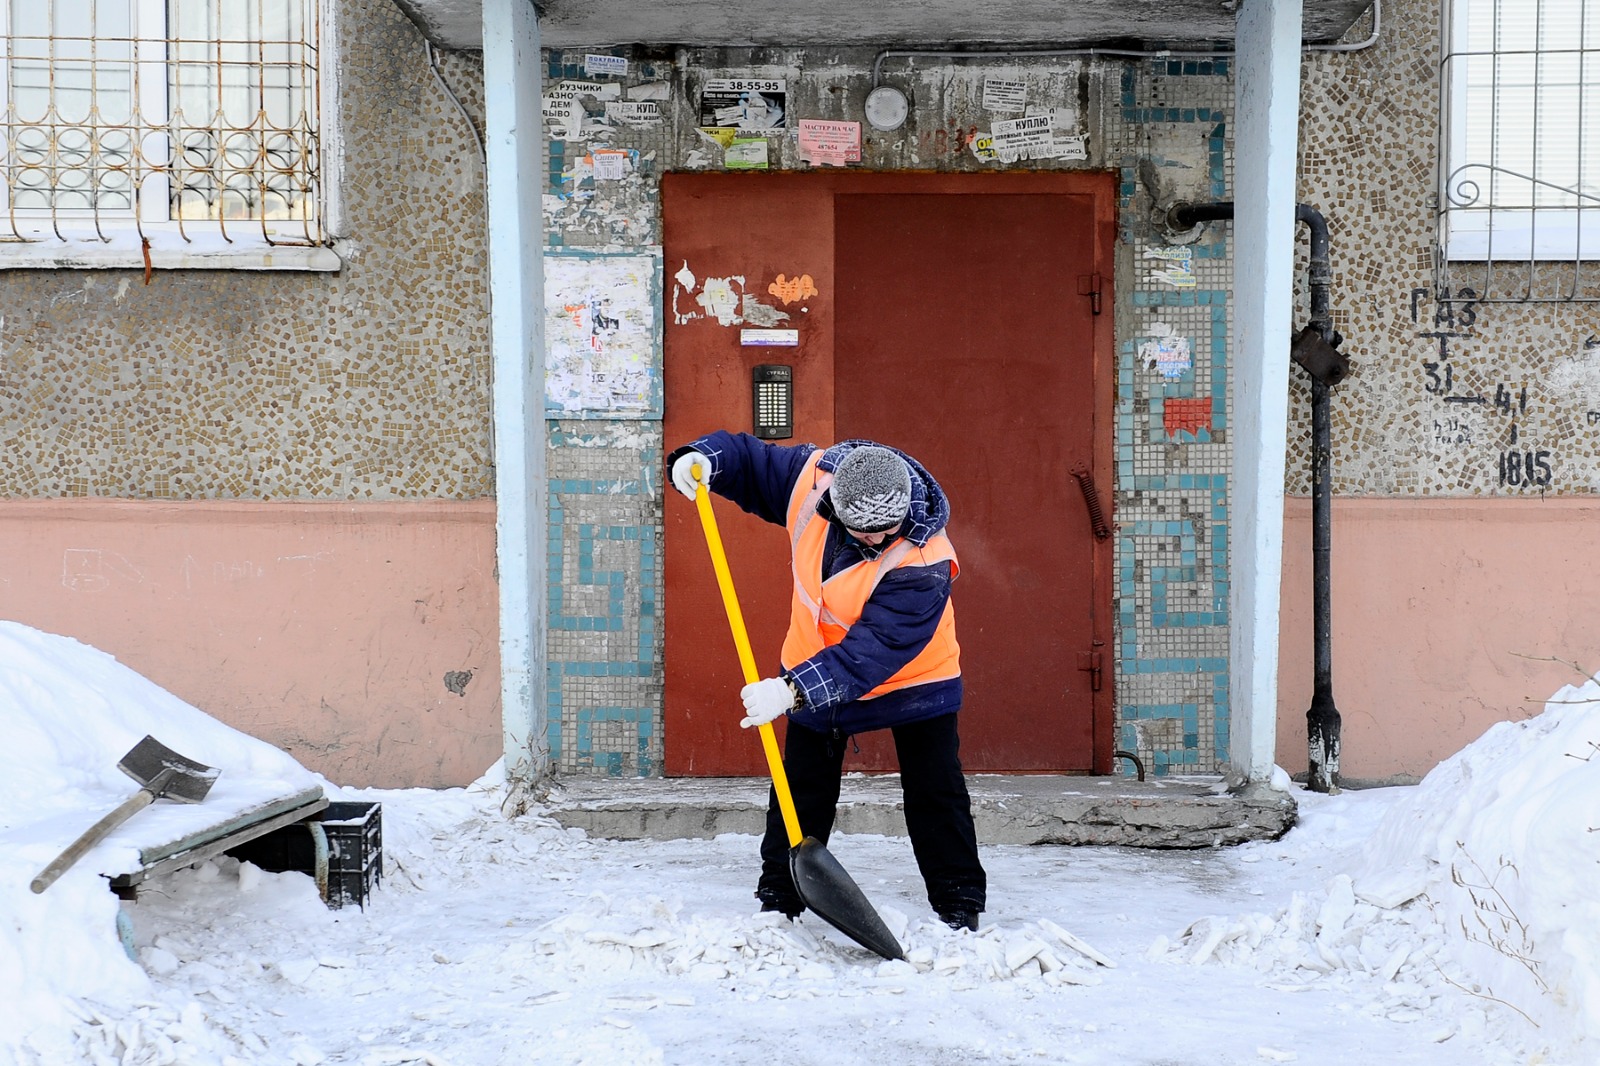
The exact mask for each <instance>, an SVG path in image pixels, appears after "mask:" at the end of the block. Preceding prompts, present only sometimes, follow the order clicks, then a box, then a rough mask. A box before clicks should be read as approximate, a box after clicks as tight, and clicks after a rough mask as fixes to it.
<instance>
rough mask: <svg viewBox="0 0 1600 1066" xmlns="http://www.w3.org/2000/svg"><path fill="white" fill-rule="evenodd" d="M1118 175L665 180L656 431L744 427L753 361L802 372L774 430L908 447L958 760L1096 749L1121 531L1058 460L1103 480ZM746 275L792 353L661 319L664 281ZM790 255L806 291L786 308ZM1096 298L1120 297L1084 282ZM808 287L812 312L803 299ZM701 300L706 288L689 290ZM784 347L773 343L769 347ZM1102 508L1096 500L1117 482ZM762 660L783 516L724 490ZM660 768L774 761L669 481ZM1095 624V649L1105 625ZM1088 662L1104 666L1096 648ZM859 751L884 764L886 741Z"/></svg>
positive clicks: (889, 753) (757, 767)
mask: <svg viewBox="0 0 1600 1066" xmlns="http://www.w3.org/2000/svg"><path fill="white" fill-rule="evenodd" d="M1113 194H1114V186H1113V184H1112V180H1111V178H1110V177H1109V176H1106V175H1092V174H1081V173H1078V174H1059V173H1057V174H1007V175H929V174H915V175H913V174H866V173H841V174H832V173H829V174H790V175H761V176H755V175H671V176H669V177H668V178H667V179H666V181H665V182H664V185H663V198H664V203H665V211H664V216H665V237H664V242H665V246H666V247H665V255H666V263H667V274H668V275H669V279H668V295H667V309H666V310H667V323H668V324H667V327H666V359H665V387H666V439H667V443H668V445H669V447H670V446H675V445H676V444H678V443H681V442H682V441H684V440H687V439H691V438H692V437H694V436H696V435H698V434H699V433H701V432H703V431H705V430H706V429H710V428H716V427H724V428H732V429H749V428H750V417H751V415H750V400H749V391H750V389H749V369H750V367H751V366H753V365H755V364H756V363H760V362H792V363H793V364H794V366H795V398H796V428H795V438H794V439H793V440H792V441H790V442H788V443H798V442H802V441H809V442H812V443H817V444H828V443H831V442H833V441H834V440H838V439H843V438H846V437H852V436H861V437H870V438H873V439H876V440H881V441H885V442H888V443H891V444H895V445H897V446H899V447H902V448H904V449H905V450H906V451H908V452H910V453H912V454H913V455H916V456H917V457H918V458H919V459H921V460H923V462H924V463H926V465H927V466H928V467H929V469H930V470H932V471H933V473H934V475H935V476H936V477H937V478H939V480H940V481H941V483H942V484H943V485H944V486H945V488H946V490H947V491H948V492H949V493H950V496H951V499H952V505H953V517H952V521H951V527H950V533H951V538H952V540H953V542H954V543H955V546H956V550H957V552H958V554H959V555H960V558H961V563H962V568H963V574H962V578H961V579H960V580H959V581H958V582H957V583H956V586H955V602H956V616H957V632H958V635H959V637H960V640H961V644H962V667H963V673H964V676H965V679H966V685H967V696H966V705H965V708H964V709H963V711H962V755H963V762H964V764H965V766H966V768H967V769H968V770H969V771H1036V772H1037V771H1058V772H1059V771H1093V772H1100V773H1104V772H1109V770H1110V766H1111V749H1112V736H1111V707H1112V702H1111V690H1110V678H1111V676H1112V673H1113V672H1112V670H1111V669H1110V662H1109V653H1110V644H1111V595H1110V593H1111V584H1110V566H1111V557H1110V544H1109V541H1097V540H1096V539H1095V538H1094V536H1093V533H1092V530H1091V527H1090V523H1089V520H1088V512H1087V508H1086V507H1085V505H1084V500H1083V497H1082V494H1081V491H1080V489H1079V487H1078V483H1077V481H1076V480H1075V479H1074V478H1073V476H1072V472H1073V470H1074V469H1075V468H1077V467H1080V466H1081V467H1083V468H1085V469H1087V470H1088V471H1089V472H1090V473H1091V474H1092V476H1093V477H1094V479H1095V481H1096V482H1097V483H1098V484H1099V485H1100V486H1102V488H1109V485H1110V480H1111V477H1110V474H1111V433H1110V413H1111V369H1112V360H1111V354H1112V342H1111V330H1110V322H1109V319H1110V317H1111V316H1110V315H1109V313H1108V314H1105V315H1101V316H1096V315H1095V314H1094V306H1095V304H1096V303H1097V301H1096V299H1095V298H1094V297H1092V296H1090V295H1088V294H1087V292H1088V291H1092V290H1093V289H1094V288H1095V287H1096V284H1095V282H1094V280H1093V279H1095V278H1097V277H1103V278H1109V277H1110V276H1111V273H1112V268H1111V254H1112V247H1113V237H1114V231H1113V227H1114V215H1113V204H1114V201H1113ZM685 264H687V265H688V266H689V268H690V272H692V273H694V274H695V275H696V281H701V280H703V279H704V278H705V277H707V276H712V277H723V278H726V277H730V276H739V277H742V279H743V281H742V284H741V288H742V289H743V291H744V292H747V293H751V294H754V295H756V296H757V297H758V299H761V300H762V302H763V303H767V304H769V305H771V306H773V307H775V308H779V309H783V310H786V311H787V312H789V313H790V315H791V317H790V320H789V321H786V322H783V323H782V325H784V326H787V327H791V328H798V329H799V330H800V345H799V347H798V348H786V349H751V348H741V347H740V344H739V326H738V325H723V324H721V323H719V322H717V321H715V320H714V319H712V318H710V317H709V316H708V317H702V318H697V319H688V320H685V319H684V318H683V317H681V316H682V313H683V312H684V310H685V307H684V303H683V301H684V293H682V292H680V293H678V295H677V300H678V307H677V312H678V317H675V316H674V306H673V300H674V294H673V291H672V290H673V286H672V282H671V275H672V274H673V273H674V272H675V271H676V270H678V269H679V268H680V267H681V266H683V265H685ZM779 274H783V275H785V277H786V278H789V279H792V278H794V277H795V276H796V275H797V274H809V275H810V276H811V277H812V279H813V281H814V285H815V288H816V290H817V295H816V296H815V297H813V298H810V299H808V300H806V301H805V302H804V303H803V305H799V304H790V305H787V306H785V305H783V304H781V303H779V302H778V300H777V299H776V297H775V295H767V293H768V290H769V287H770V285H771V284H772V283H773V282H774V281H776V279H777V276H778V275H779ZM1098 302H1100V303H1101V304H1102V306H1105V307H1106V308H1108V309H1109V307H1110V301H1109V293H1103V294H1102V295H1101V296H1100V297H1099V301H1098ZM800 306H804V311H801V310H800ZM694 309H695V310H699V308H698V306H696V307H695V308H694ZM780 353H781V354H780ZM1107 502H1109V500H1107ZM718 514H719V520H720V521H721V523H722V533H723V536H724V538H725V540H726V541H727V543H728V548H729V553H730V561H731V565H732V567H733V571H734V577H735V581H736V583H737V584H738V586H739V589H740V596H741V601H742V602H743V605H744V610H745V612H746V618H747V620H748V621H749V623H750V629H751V636H752V641H753V643H754V645H755V649H756V657H757V661H758V662H759V663H760V664H761V668H762V672H763V673H764V674H765V673H769V672H770V671H771V670H773V669H774V668H775V666H776V656H777V649H778V647H779V645H780V644H781V642H782V628H783V624H784V620H785V617H786V609H787V600H788V577H787V573H786V570H785V563H786V562H787V555H786V544H785V540H784V537H783V534H782V532H781V531H780V530H779V529H778V528H777V527H775V526H769V525H767V524H765V523H761V522H759V521H756V520H754V519H752V518H750V517H749V516H747V515H744V514H743V513H742V512H739V511H738V510H737V509H735V508H732V507H719V510H718ZM666 524H667V533H666V536H667V543H666V605H665V606H666V626H667V628H666V722H665V730H666V732H665V736H664V742H665V750H666V756H667V772H668V773H669V774H692V775H719V774H744V773H749V774H756V775H760V774H762V773H764V772H765V766H764V762H763V760H762V758H761V754H760V750H759V745H758V744H757V743H756V742H755V738H753V737H751V736H750V735H749V734H748V733H747V732H745V731H742V730H739V729H738V728H737V725H736V720H737V718H738V716H739V715H738V688H739V685H740V683H741V679H740V677H739V671H738V664H737V661H736V659H735V658H734V656H733V651H732V645H731V641H730V639H729V638H728V636H727V625H726V622H725V620H724V619H723V617H722V614H721V605H720V602H719V600H718V598H717V592H716V588H715V583H714V579H713V577H712V574H711V570H710V564H709V560H708V558H707V556H706V550H705V546H704V541H703V538H702V537H701V536H700V533H699V529H698V524H697V522H696V520H695V516H694V514H693V508H692V507H689V506H688V505H687V504H686V503H685V502H684V501H683V500H681V499H678V498H675V497H669V499H668V500H667V515H666ZM1097 642H1099V643H1098V644H1097ZM1097 656H1099V657H1100V658H1099V659H1098V661H1099V663H1100V665H1101V667H1102V669H1100V670H1098V671H1095V670H1090V669H1081V667H1086V666H1093V665H1094V664H1095V662H1096V661H1097V659H1096V657H1097ZM860 745H861V754H860V755H855V754H852V755H851V757H850V759H849V761H848V764H847V765H848V766H849V767H850V768H851V769H865V770H879V769H893V768H894V759H893V747H892V743H891V742H890V740H889V738H888V737H887V735H882V736H869V737H863V738H860Z"/></svg>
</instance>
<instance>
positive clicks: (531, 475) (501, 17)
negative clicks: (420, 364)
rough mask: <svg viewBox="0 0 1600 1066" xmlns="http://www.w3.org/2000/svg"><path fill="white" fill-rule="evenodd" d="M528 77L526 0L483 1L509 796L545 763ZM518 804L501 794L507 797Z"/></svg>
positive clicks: (533, 67)
mask: <svg viewBox="0 0 1600 1066" xmlns="http://www.w3.org/2000/svg"><path fill="white" fill-rule="evenodd" d="M539 80H540V58H539V19H538V15H537V14H536V13H535V11H534V7H533V4H532V3H531V2H530V0H483V85H484V95H485V104H486V107H485V112H486V118H485V126H486V129H485V138H484V139H485V142H486V144H485V147H486V149H487V153H488V161H489V164H488V170H489V181H488V185H489V295H490V299H491V301H492V306H493V311H492V322H491V328H490V341H491V344H492V345H493V348H494V460H495V499H496V504H497V509H496V515H495V548H496V562H497V565H498V567H499V573H500V701H501V720H502V722H503V723H504V731H505V757H506V774H507V776H508V777H509V778H510V779H511V781H512V782H513V783H514V784H515V785H516V786H517V787H516V788H514V789H513V796H515V797H521V796H523V795H525V794H526V790H527V788H528V787H529V786H531V785H533V784H534V783H536V782H537V781H538V780H539V779H540V778H541V777H543V776H544V775H545V774H547V773H548V772H549V769H550V744H549V740H548V738H547V736H546V732H547V725H548V723H547V708H546V702H547V700H546V693H547V685H546V680H545V663H546V651H545V632H546V629H547V627H548V625H549V610H548V597H547V595H546V591H545V581H544V580H543V577H544V569H543V567H544V559H545V542H546V539H547V535H548V524H549V519H548V514H547V505H548V486H547V481H546V474H545V419H544V230H543V220H542V218H541V215H540V207H539V205H540V194H541V192H542V190H543V188H544V182H543V173H544V172H543V169H542V167H541V165H540V162H541V158H542V153H541V137H542V131H541V129H540V107H539V99H540V83H539ZM521 802H522V801H521V799H520V798H517V799H514V800H512V801H511V803H512V806H520V805H521Z"/></svg>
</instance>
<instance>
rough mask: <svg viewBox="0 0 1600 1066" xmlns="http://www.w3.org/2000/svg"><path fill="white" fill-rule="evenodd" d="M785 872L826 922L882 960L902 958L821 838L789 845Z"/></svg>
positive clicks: (891, 934) (887, 933)
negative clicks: (787, 871) (879, 956)
mask: <svg viewBox="0 0 1600 1066" xmlns="http://www.w3.org/2000/svg"><path fill="white" fill-rule="evenodd" d="M789 873H790V874H791V875H792V876H793V877H794V887H795V888H796V890H798V891H799V893H800V898H801V899H802V900H803V901H804V902H805V905H806V906H807V907H810V908H811V909H812V910H814V911H816V912H817V914H819V915H821V916H822V918H823V920H824V921H826V922H827V923H828V924H829V925H831V926H833V927H834V928H835V929H837V930H839V932H841V933H843V934H844V935H845V936H847V937H849V938H850V939H851V940H854V941H855V942H856V943H857V944H860V945H861V946H862V947H864V948H866V949H867V950H868V951H875V952H877V953H878V954H879V955H882V956H883V957H884V958H886V959H903V958H905V957H906V954H905V952H904V951H903V950H901V948H900V941H898V940H896V939H895V938H894V934H893V933H891V932H889V927H888V926H886V925H884V924H883V919H882V918H880V917H878V912H877V911H876V910H874V909H873V906H872V904H871V903H869V902H868V901H867V897H866V895H865V893H863V892H862V891H861V889H860V888H859V887H858V886H857V885H856V883H855V881H854V880H853V879H852V878H851V877H850V875H849V874H848V873H846V872H845V868H844V867H843V866H840V865H839V860H838V859H835V858H834V857H833V853H832V852H830V851H829V850H828V849H827V846H826V845H824V844H823V843H822V841H820V840H818V839H817V838H816V837H806V838H805V839H804V840H802V841H800V843H798V844H796V845H795V846H794V847H792V848H790V849H789Z"/></svg>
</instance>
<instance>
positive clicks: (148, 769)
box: [30, 736, 221, 892]
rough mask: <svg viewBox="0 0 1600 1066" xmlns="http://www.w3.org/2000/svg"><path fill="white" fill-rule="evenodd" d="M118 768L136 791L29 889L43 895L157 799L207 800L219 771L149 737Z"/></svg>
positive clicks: (140, 742)
mask: <svg viewBox="0 0 1600 1066" xmlns="http://www.w3.org/2000/svg"><path fill="white" fill-rule="evenodd" d="M117 769H118V770H121V771H122V772H123V773H125V774H127V775H128V776H129V777H131V778H133V779H134V780H135V781H137V782H138V783H139V791H137V792H135V793H134V794H133V795H131V796H129V797H128V798H127V799H125V800H123V801H122V805H121V806H119V807H118V808H117V809H116V810H114V811H112V812H111V813H110V814H108V815H106V816H105V817H104V818H102V819H100V820H99V821H98V822H96V823H94V825H92V826H90V827H89V828H88V830H86V831H85V832H84V834H83V835H82V836H81V837H79V838H78V839H77V840H74V841H73V842H72V844H71V846H70V847H68V848H67V850H66V851H63V852H62V853H61V854H60V855H58V856H57V857H56V860H55V861H54V862H52V863H51V864H50V865H49V866H46V867H45V868H44V872H43V873H41V874H40V875H39V876H38V877H35V878H34V879H33V882H32V885H31V886H30V887H31V888H32V889H33V890H34V891H35V892H43V891H44V890H45V889H47V888H49V887H50V886H51V885H53V884H55V883H56V878H58V877H60V876H61V875H62V874H64V873H66V872H67V869H68V868H69V867H70V866H71V865H72V864H73V863H75V862H77V861H78V860H79V859H81V858H83V856H84V853H85V852H87V851H88V850H89V849H90V848H92V847H94V846H95V845H96V844H98V843H100V841H102V840H104V839H105V838H106V837H107V836H109V835H110V834H111V831H112V830H113V829H115V828H116V827H117V826H119V825H121V824H122V823H123V822H126V821H127V820H128V819H129V818H132V817H133V816H134V815H135V814H138V813H139V812H140V811H142V810H144V808H146V807H148V806H150V804H152V803H154V802H155V801H156V800H158V799H163V798H165V799H169V800H175V801H177V802H178V803H199V802H200V801H201V800H203V799H205V798H206V793H207V792H210V791H211V785H212V783H213V782H215V781H216V779H217V774H219V773H220V772H221V771H219V770H214V769H212V768H211V767H209V766H202V765H201V764H200V763H197V762H195V761H194V760H193V759H186V758H184V757H183V756H182V755H179V754H178V753H177V752H175V751H173V750H172V749H171V748H169V747H167V746H166V745H165V744H163V743H161V742H160V741H159V740H157V739H156V738H155V737H150V736H147V737H145V738H144V739H143V740H141V741H139V743H137V744H135V745H134V746H133V747H132V748H131V749H129V751H128V754H126V755H124V756H123V757H122V761H121V762H119V763H117Z"/></svg>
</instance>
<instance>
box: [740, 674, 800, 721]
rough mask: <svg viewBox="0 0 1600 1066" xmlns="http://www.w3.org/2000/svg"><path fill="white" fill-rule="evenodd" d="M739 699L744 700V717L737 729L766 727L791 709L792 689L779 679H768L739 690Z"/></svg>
mask: <svg viewBox="0 0 1600 1066" xmlns="http://www.w3.org/2000/svg"><path fill="white" fill-rule="evenodd" d="M739 698H740V699H742V700H744V710H745V715H746V717H745V719H744V720H743V721H742V722H740V723H739V728H741V729H749V728H750V727H751V726H753V725H766V724H767V723H768V722H770V721H772V720H773V719H774V718H778V717H780V716H782V715H783V714H784V712H786V711H788V710H789V708H791V707H793V706H794V689H792V688H790V687H789V682H787V681H785V680H784V679H783V678H781V677H769V678H767V679H766V680H764V681H757V682H755V683H754V684H752V685H746V686H745V687H744V688H742V689H740V690H739Z"/></svg>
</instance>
